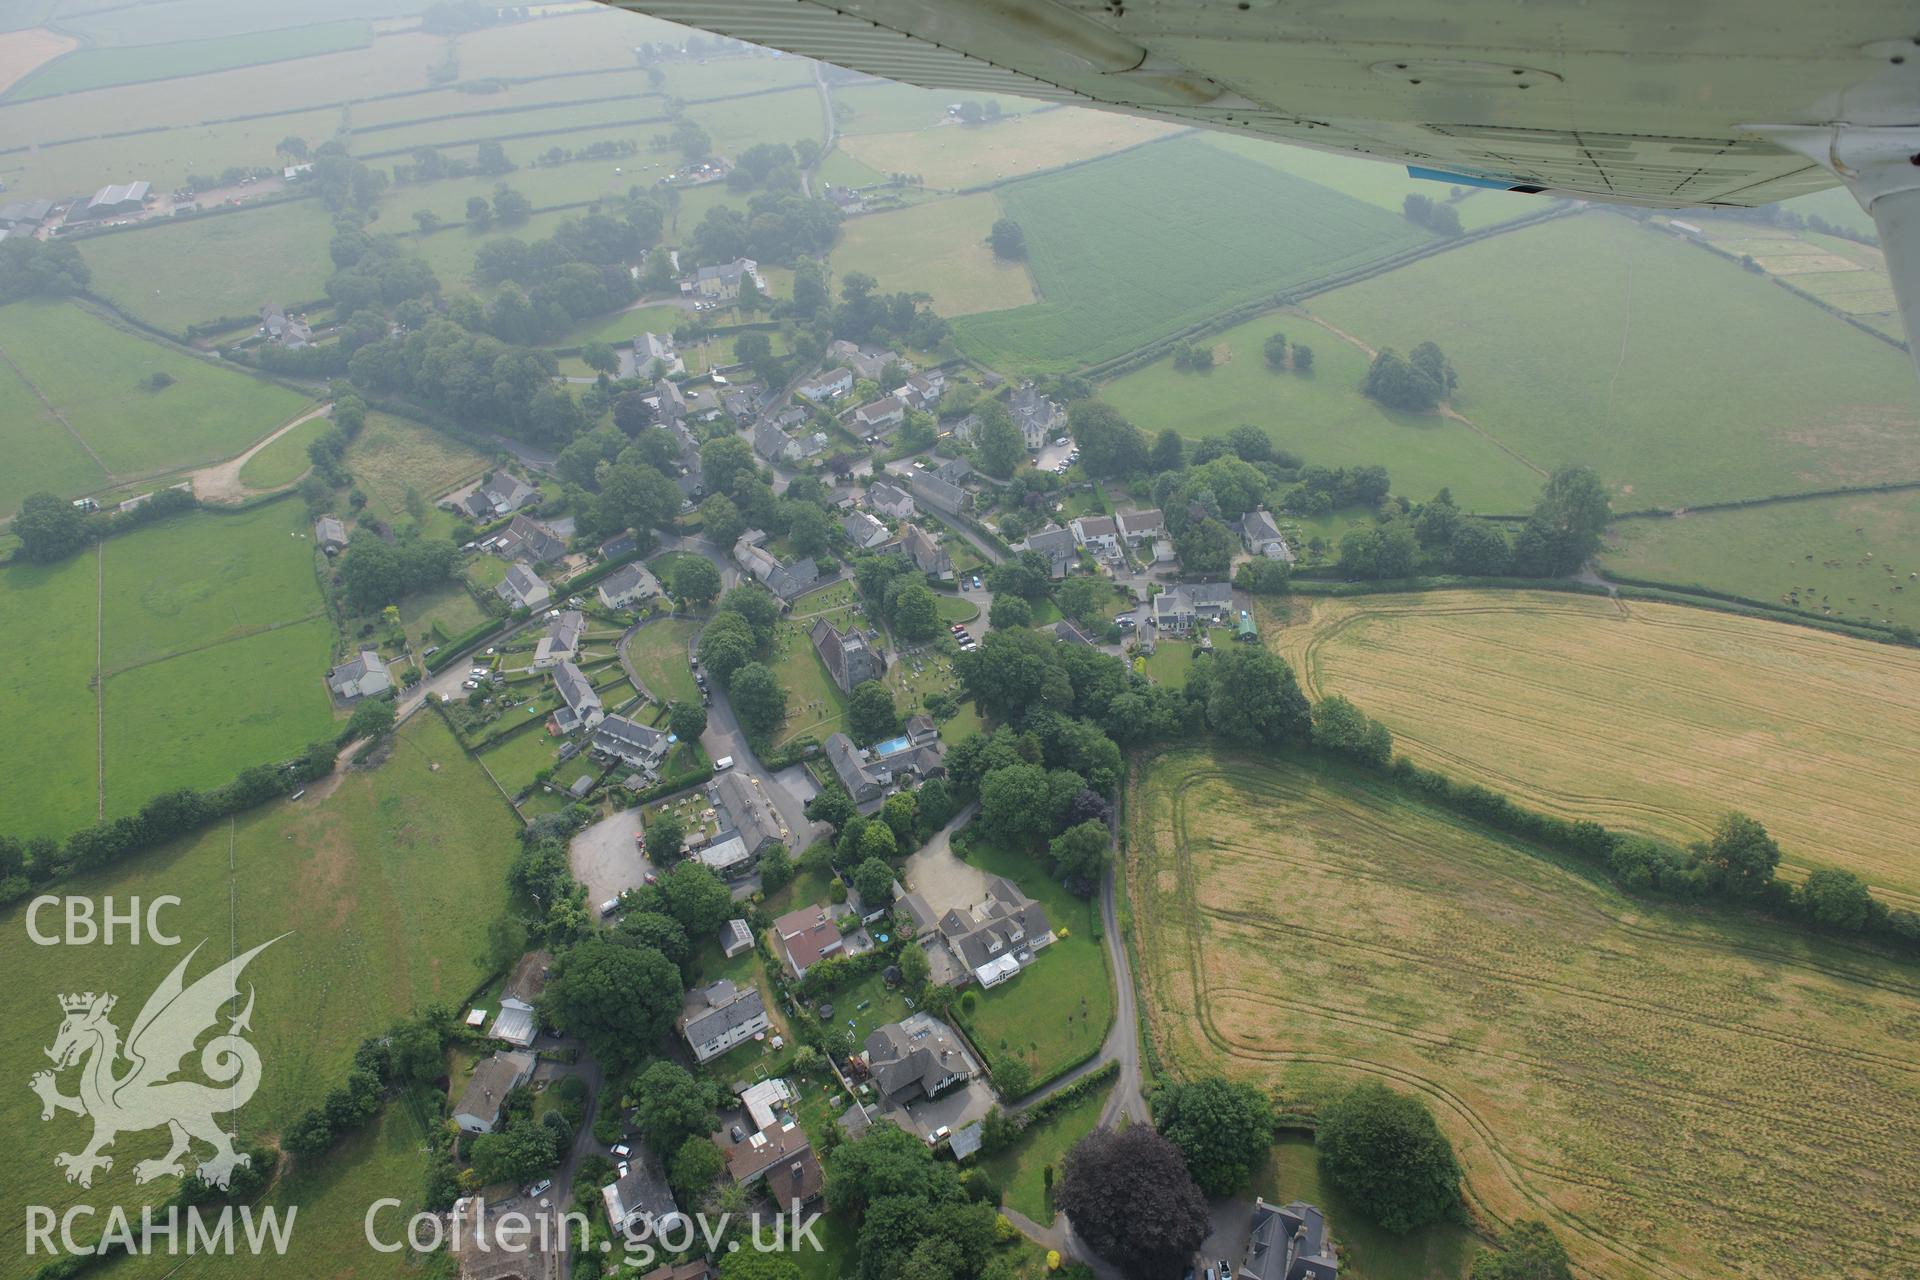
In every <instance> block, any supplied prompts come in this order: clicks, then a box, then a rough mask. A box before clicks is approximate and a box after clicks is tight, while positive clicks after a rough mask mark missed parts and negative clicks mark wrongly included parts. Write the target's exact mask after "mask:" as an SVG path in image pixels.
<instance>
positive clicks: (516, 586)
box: [493, 563, 553, 611]
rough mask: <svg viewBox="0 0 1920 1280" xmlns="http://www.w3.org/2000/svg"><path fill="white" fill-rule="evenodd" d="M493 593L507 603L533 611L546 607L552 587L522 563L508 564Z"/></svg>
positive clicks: (550, 597) (551, 595)
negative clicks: (504, 574)
mask: <svg viewBox="0 0 1920 1280" xmlns="http://www.w3.org/2000/svg"><path fill="white" fill-rule="evenodd" d="M493 593H494V594H495V595H497V596H499V597H500V598H501V599H502V600H505V601H506V602H507V603H508V604H512V605H518V606H520V607H521V608H522V609H531V610H535V611H538V610H541V609H544V608H546V607H547V604H548V602H549V601H551V600H552V599H553V590H552V588H550V587H548V586H547V584H546V583H545V582H543V581H541V578H540V575H539V574H537V573H535V572H534V571H533V570H532V569H531V568H530V567H528V566H527V565H526V564H524V563H518V564H511V565H508V566H507V576H506V577H504V578H502V579H500V585H499V586H497V587H495V588H494V589H493Z"/></svg>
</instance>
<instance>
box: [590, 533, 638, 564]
mask: <svg viewBox="0 0 1920 1280" xmlns="http://www.w3.org/2000/svg"><path fill="white" fill-rule="evenodd" d="M639 549H640V543H639V540H638V539H636V538H635V537H634V535H633V530H631V529H628V530H626V531H625V532H624V533H616V534H615V535H614V536H613V537H611V538H608V539H607V540H606V541H605V542H603V543H601V544H600V545H599V546H597V547H595V548H594V550H593V554H594V555H596V556H598V557H599V558H600V559H601V560H624V559H626V558H627V557H628V556H630V555H632V554H633V553H634V552H636V551H638V550H639Z"/></svg>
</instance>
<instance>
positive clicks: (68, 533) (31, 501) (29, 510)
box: [13, 493, 87, 563]
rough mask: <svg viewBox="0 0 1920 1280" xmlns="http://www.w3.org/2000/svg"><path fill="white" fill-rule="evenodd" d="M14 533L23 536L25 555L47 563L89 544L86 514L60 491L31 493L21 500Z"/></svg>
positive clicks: (18, 536) (21, 538) (22, 543)
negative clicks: (63, 496) (57, 492)
mask: <svg viewBox="0 0 1920 1280" xmlns="http://www.w3.org/2000/svg"><path fill="white" fill-rule="evenodd" d="M13 533H14V536H15V537H17V538H19V539H20V553H21V554H22V555H24V556H25V557H26V558H27V559H29V560H38V561H40V562H42V563H46V562H48V561H52V560H59V559H62V558H64V557H66V556H70V555H72V554H73V553H74V552H76V551H78V550H79V549H80V548H81V547H82V546H84V545H85V544H86V541H87V531H86V517H85V516H84V515H82V514H81V512H80V509H79V508H78V507H76V506H74V505H73V504H72V503H71V502H68V501H67V500H66V499H65V498H62V497H61V496H60V495H58V494H54V493H30V494H28V495H27V496H26V497H25V498H23V499H21V502H20V511H19V514H17V515H15V516H14V518H13Z"/></svg>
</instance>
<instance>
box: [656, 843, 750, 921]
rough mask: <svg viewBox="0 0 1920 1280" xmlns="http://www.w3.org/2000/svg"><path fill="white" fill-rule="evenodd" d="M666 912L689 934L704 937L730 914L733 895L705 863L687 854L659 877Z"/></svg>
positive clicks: (731, 913)
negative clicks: (687, 856)
mask: <svg viewBox="0 0 1920 1280" xmlns="http://www.w3.org/2000/svg"><path fill="white" fill-rule="evenodd" d="M660 896H661V897H662V898H663V899H664V900H665V902H666V906H667V914H668V915H670V916H672V917H673V918H674V919H675V920H678V921H679V922H680V927H681V928H683V929H685V930H686V931H687V936H688V937H689V938H708V937H712V936H713V934H714V933H715V932H716V931H717V930H718V929H719V928H720V926H721V925H723V924H725V923H726V922H727V920H728V919H729V918H730V917H731V916H732V915H733V895H732V894H731V893H729V892H728V891H727V886H726V885H725V884H724V883H723V882H722V881H721V879H720V877H719V876H717V875H715V874H714V873H713V871H712V870H711V869H710V868H708V867H707V865H706V864H705V863H703V862H701V861H699V860H698V859H696V858H689V859H688V860H687V861H685V862H683V863H681V864H680V865H679V866H677V867H675V868H674V869H673V870H671V871H669V872H667V874H666V875H664V876H661V877H660Z"/></svg>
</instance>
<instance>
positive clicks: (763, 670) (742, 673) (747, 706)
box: [727, 662, 787, 738]
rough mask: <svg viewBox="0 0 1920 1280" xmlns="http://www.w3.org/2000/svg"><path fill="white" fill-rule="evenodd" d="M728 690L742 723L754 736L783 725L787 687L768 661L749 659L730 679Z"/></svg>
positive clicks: (759, 735) (762, 734) (764, 733)
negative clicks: (774, 672)
mask: <svg viewBox="0 0 1920 1280" xmlns="http://www.w3.org/2000/svg"><path fill="white" fill-rule="evenodd" d="M727 693H728V696H730V697H731V698H732V699H733V710H734V713H735V714H736V715H738V716H739V717H740V724H741V726H742V727H743V728H745V729H746V731H747V732H748V733H749V734H751V735H753V736H754V737H756V738H758V737H764V736H766V735H767V734H769V733H772V732H773V731H774V730H775V729H778V728H779V727H780V722H781V721H782V720H784V719H785V718H786V715H787V690H786V686H784V685H782V684H781V683H780V678H779V677H778V676H776V675H774V674H773V671H772V670H771V669H770V668H769V667H767V665H766V664H765V663H761V662H749V663H747V664H746V665H745V666H743V667H741V668H740V669H739V670H738V671H735V672H734V673H733V675H732V677H731V678H729V679H728V681H727Z"/></svg>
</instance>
